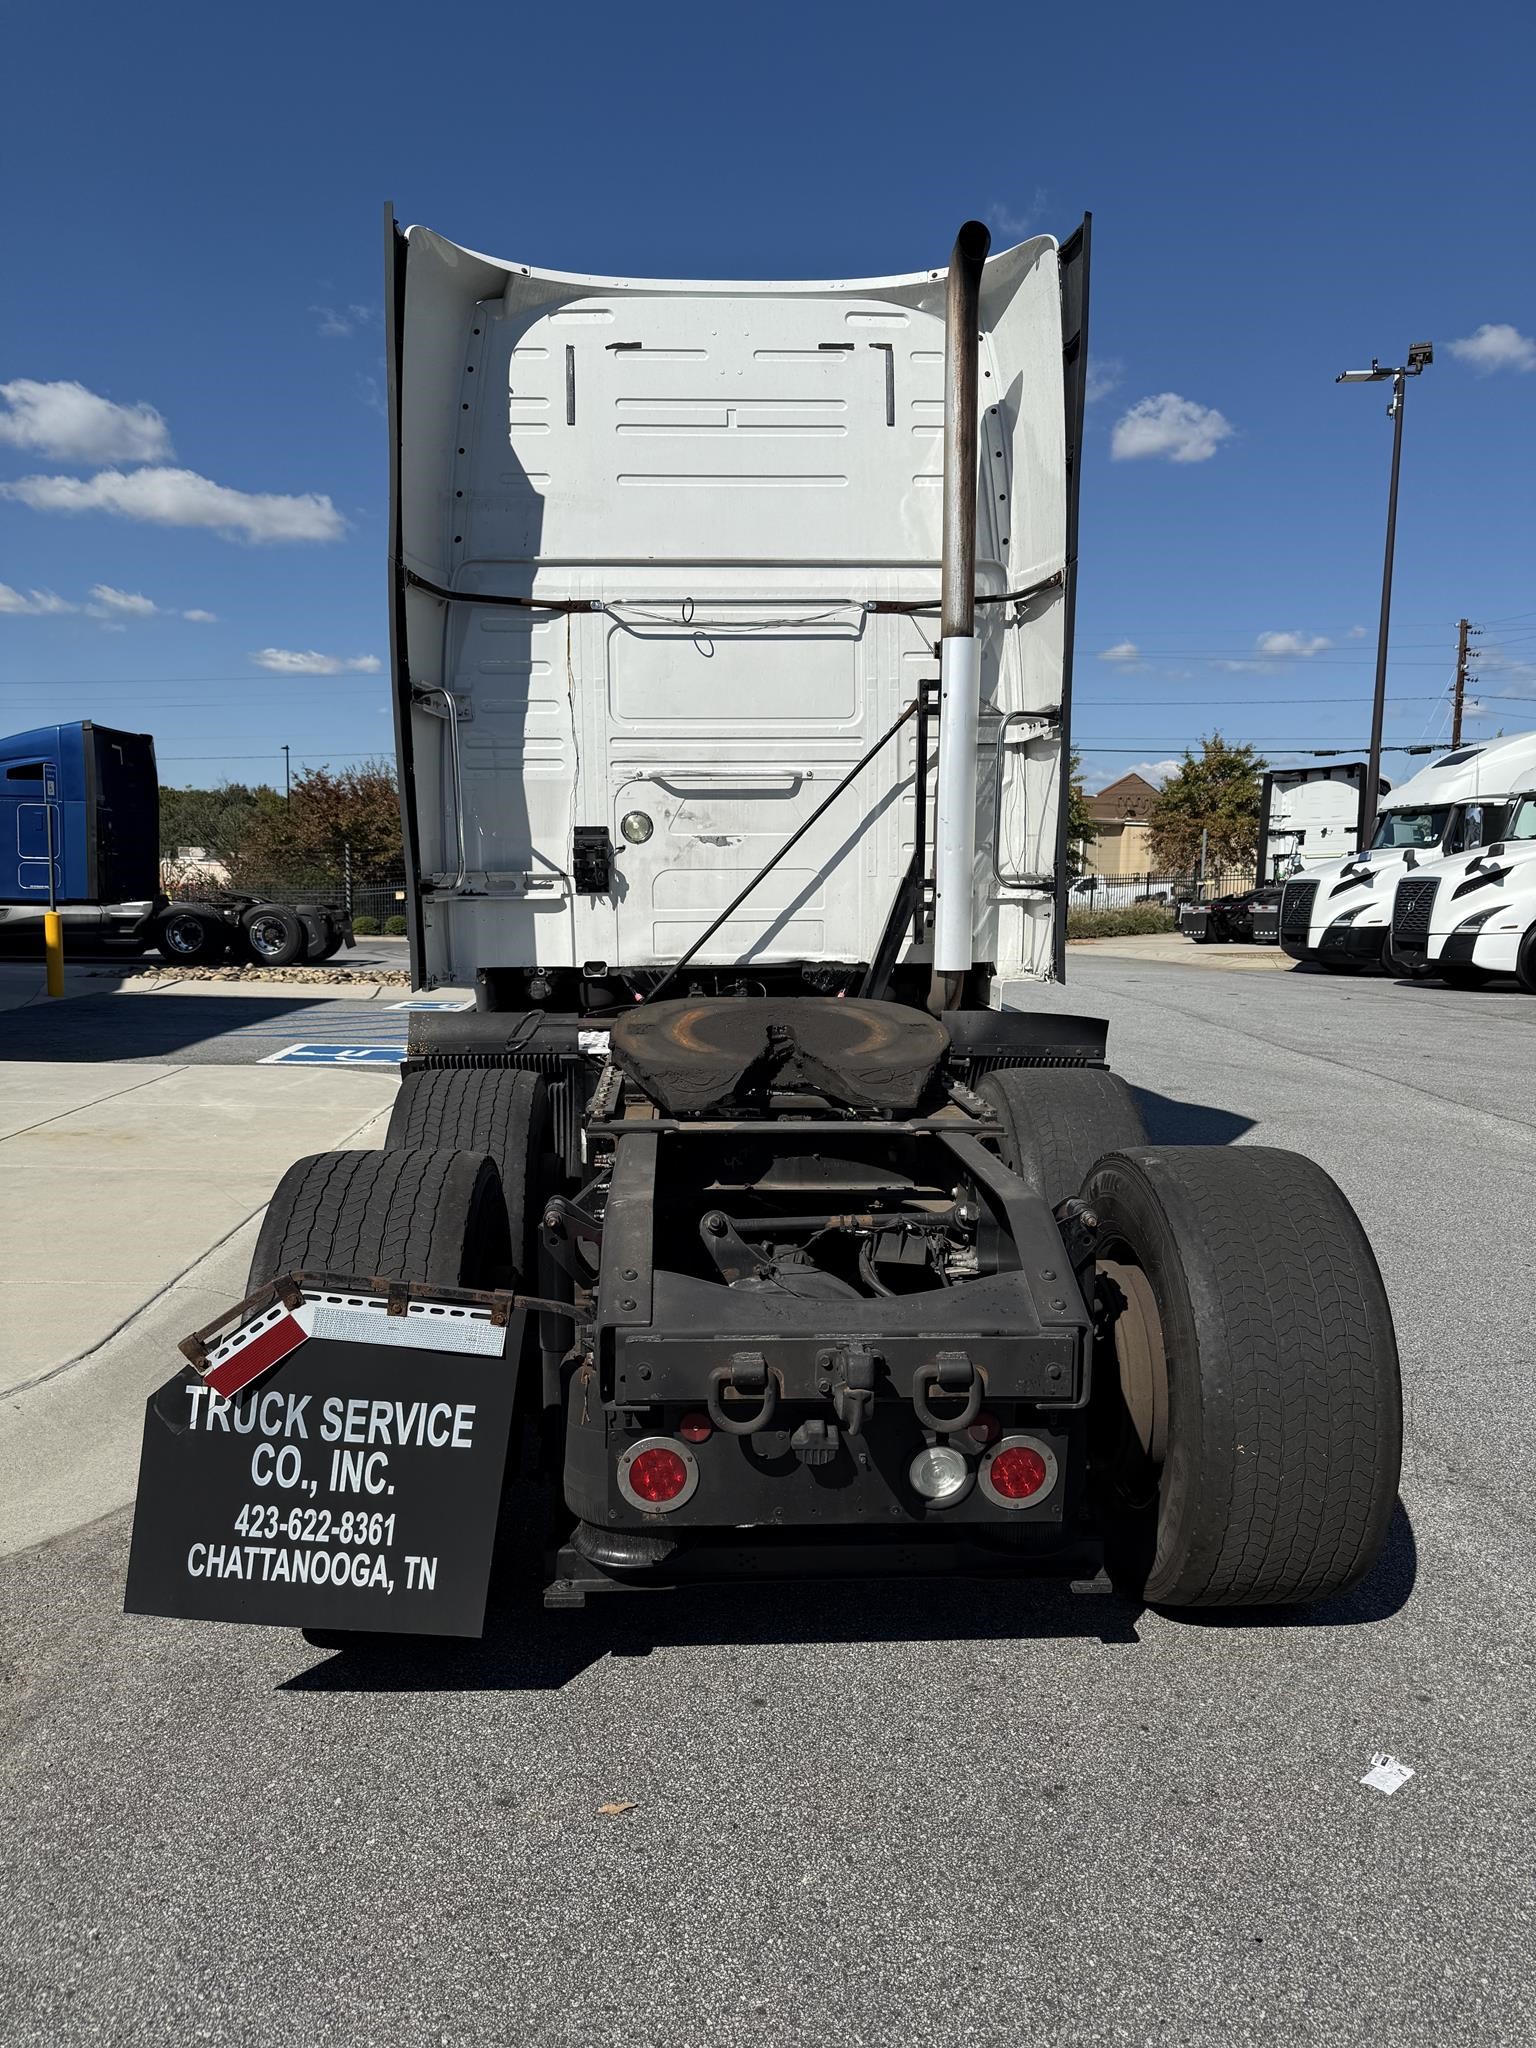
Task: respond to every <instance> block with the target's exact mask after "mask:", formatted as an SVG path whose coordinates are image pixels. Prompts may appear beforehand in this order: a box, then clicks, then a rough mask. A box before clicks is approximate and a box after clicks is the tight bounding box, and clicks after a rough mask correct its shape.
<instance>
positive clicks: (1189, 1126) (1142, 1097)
mask: <svg viewBox="0 0 1536 2048" xmlns="http://www.w3.org/2000/svg"><path fill="white" fill-rule="evenodd" d="M1131 1093H1132V1094H1133V1095H1134V1096H1135V1098H1136V1106H1137V1108H1138V1109H1139V1110H1140V1111H1141V1116H1142V1121H1143V1123H1144V1124H1145V1125H1146V1127H1147V1142H1148V1144H1151V1145H1235V1144H1236V1143H1237V1140H1238V1139H1239V1138H1240V1137H1242V1135H1243V1133H1244V1132H1245V1131H1251V1130H1252V1129H1253V1126H1254V1118H1252V1117H1251V1116H1238V1115H1236V1114H1235V1112H1233V1111H1232V1110H1230V1109H1217V1108H1216V1106H1215V1104H1214V1103H1210V1102H1180V1101H1178V1100H1177V1098H1176V1097H1174V1096H1172V1095H1159V1094H1157V1093H1156V1092H1155V1091H1154V1090H1153V1089H1151V1088H1136V1087H1133V1088H1132V1089H1131Z"/></svg>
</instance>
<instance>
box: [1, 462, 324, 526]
mask: <svg viewBox="0 0 1536 2048" xmlns="http://www.w3.org/2000/svg"><path fill="white" fill-rule="evenodd" d="M0 497H5V498H14V499H16V500H17V501H18V502H19V503H21V504H23V505H30V506H31V507H32V508H33V510H34V511H37V512H115V513H117V514H119V515H120V516H121V517H122V518H124V519H143V520H146V521H148V522H149V523H150V524H151V525H155V526H204V527H209V528H211V529H212V530H213V531H214V532H215V533H218V534H222V535H223V536H224V538H225V539H226V540H250V541H281V540H339V539H340V537H341V535H342V534H343V533H344V532H345V530H346V521H345V520H344V519H343V518H342V516H341V514H340V513H339V512H338V511H337V510H336V507H335V506H334V505H333V504H332V503H331V501H330V499H329V498H328V497H325V496H323V495H322V494H321V493H319V492H317V491H307V492H305V493H304V494H303V495H302V496H300V497H286V496H283V495H281V494H279V493H278V492H275V491H236V490H231V489H230V487H229V486H228V485H227V484H216V483H214V482H212V481H211V479H209V478H208V477H205V476H199V475H198V474H197V472H196V471H195V470H191V469H138V470H134V471H133V472H132V473H131V474H127V475H125V474H124V472H123V471H122V470H120V469H103V470H98V471H97V473H96V475H95V476H92V477H78V476H24V477H21V478H19V479H18V480H17V481H16V482H15V483H0Z"/></svg>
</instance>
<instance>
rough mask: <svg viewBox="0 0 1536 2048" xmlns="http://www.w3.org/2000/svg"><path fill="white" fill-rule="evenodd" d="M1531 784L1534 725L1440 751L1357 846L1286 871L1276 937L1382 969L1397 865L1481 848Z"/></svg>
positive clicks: (1344, 967)
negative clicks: (1344, 854) (1360, 848)
mask: <svg viewBox="0 0 1536 2048" xmlns="http://www.w3.org/2000/svg"><path fill="white" fill-rule="evenodd" d="M1533 782H1536V733H1517V734H1515V735H1514V736H1513V737H1512V738H1509V739H1497V740H1486V741H1482V742H1479V743H1477V744H1473V745H1468V746H1464V747H1457V748H1455V749H1453V750H1452V751H1451V752H1449V753H1446V754H1442V755H1440V756H1439V758H1438V759H1436V760H1434V761H1431V762H1430V763H1429V765H1428V766H1427V767H1425V768H1421V769H1420V770H1419V771H1418V773H1417V774H1416V775H1412V776H1410V777H1409V778H1408V780H1407V781H1406V782H1401V783H1399V784H1398V785H1397V787H1396V788H1395V789H1394V790H1393V791H1392V792H1391V795H1390V797H1389V798H1388V799H1387V800H1386V801H1385V802H1384V803H1383V804H1382V806H1381V809H1380V810H1379V812H1378V813H1377V817H1376V831H1375V835H1374V837H1373V838H1372V841H1371V844H1370V846H1369V847H1367V848H1366V850H1365V851H1364V853H1361V854H1356V855H1351V856H1350V857H1349V858H1348V859H1345V860H1341V861H1330V862H1327V863H1325V864H1324V865H1323V866H1322V867H1320V868H1317V869H1312V870H1309V871H1308V872H1306V873H1304V874H1301V875H1297V876H1294V877H1293V878H1292V879H1291V880H1289V881H1288V882H1287V883H1286V885H1285V894H1284V895H1283V897H1282V898H1281V902H1280V945H1281V948H1282V949H1283V950H1284V951H1285V952H1286V953H1288V954H1289V955H1290V956H1291V958H1292V959H1293V960H1308V961H1315V962H1316V963H1317V964H1318V965H1319V966H1321V967H1326V968H1328V969H1330V970H1332V971H1333V972H1335V973H1352V972H1357V971H1358V970H1359V969H1361V968H1364V967H1389V968H1390V967H1391V966H1392V964H1393V962H1392V944H1391V925H1392V895H1393V890H1394V888H1395V886H1396V884H1397V882H1398V880H1399V879H1400V877H1401V876H1402V875H1403V874H1404V873H1405V872H1411V871H1412V870H1414V869H1415V868H1417V867H1419V866H1421V865H1422V864H1423V863H1425V862H1427V861H1437V860H1441V859H1444V858H1446V857H1448V856H1450V855H1452V854H1457V853H1462V852H1465V851H1468V850H1471V849H1476V848H1477V847H1480V846H1486V845H1487V844H1488V843H1489V842H1490V841H1491V840H1495V839H1497V838H1498V837H1499V834H1500V833H1501V832H1502V830H1503V828H1504V825H1505V823H1506V821H1507V819H1508V817H1509V813H1510V806H1511V803H1512V800H1513V799H1514V797H1515V796H1516V795H1518V794H1519V792H1520V791H1522V790H1524V789H1529V788H1530V787H1531V786H1532V784H1533Z"/></svg>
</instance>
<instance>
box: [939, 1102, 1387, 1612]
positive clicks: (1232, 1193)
mask: <svg viewBox="0 0 1536 2048" xmlns="http://www.w3.org/2000/svg"><path fill="white" fill-rule="evenodd" d="M977 1093H978V1094H979V1095H981V1096H982V1097H983V1098H984V1099H985V1100H987V1101H988V1102H989V1103H990V1104H991V1105H992V1107H993V1108H994V1109H995V1110H996V1112H997V1115H998V1118H999V1122H1000V1125H1001V1134H1000V1142H999V1149H1000V1151H1001V1153H1002V1156H1003V1159H1004V1161H1005V1163H1006V1164H1007V1165H1009V1166H1011V1167H1012V1168H1013V1169H1014V1171H1015V1172H1016V1173H1018V1174H1019V1176H1020V1178H1021V1179H1023V1180H1024V1181H1025V1182H1026V1183H1027V1184H1028V1185H1029V1186H1030V1187H1032V1188H1033V1189H1035V1191H1036V1192H1038V1193H1039V1194H1040V1195H1042V1196H1043V1197H1044V1198H1045V1200H1046V1201H1047V1202H1049V1203H1050V1204H1051V1206H1052V1207H1053V1208H1054V1207H1056V1206H1057V1205H1059V1204H1060V1202H1061V1201H1062V1200H1064V1199H1065V1198H1066V1197H1068V1196H1074V1195H1079V1194H1080V1195H1081V1198H1082V1201H1083V1203H1084V1204H1085V1206H1086V1208H1087V1210H1088V1212H1089V1216H1088V1217H1085V1218H1084V1219H1083V1222H1084V1224H1085V1225H1086V1226H1088V1227H1090V1228H1092V1229H1093V1230H1094V1232H1095V1233H1096V1235H1095V1245H1096V1251H1095V1258H1094V1265H1093V1269H1092V1271H1091V1272H1089V1273H1085V1274H1083V1275H1082V1278H1083V1280H1084V1284H1085V1286H1086V1287H1087V1288H1088V1289H1089V1290H1090V1293H1091V1295H1092V1299H1091V1300H1090V1304H1089V1305H1090V1308H1091V1310H1092V1311H1093V1314H1094V1318H1095V1328H1096V1344H1095V1357H1094V1364H1093V1394H1092V1405H1091V1410H1090V1418H1089V1419H1090V1457H1089V1486H1090V1492H1091V1495H1092V1499H1093V1503H1094V1508H1095V1511H1096V1513H1097V1516H1098V1518H1099V1521H1100V1524H1101V1528H1102V1532H1103V1535H1104V1541H1105V1552H1106V1561H1107V1563H1108V1565H1109V1568H1110V1571H1111V1574H1112V1576H1113V1577H1114V1579H1115V1581H1116V1583H1117V1584H1118V1585H1119V1586H1120V1587H1121V1588H1122V1589H1123V1590H1124V1591H1126V1592H1127V1593H1130V1594H1132V1595H1134V1596H1135V1597H1138V1598H1142V1599H1145V1600H1147V1601H1150V1602H1153V1603H1155V1604H1158V1605H1161V1606H1167V1607H1237V1606H1254V1605H1260V1606H1262V1605H1271V1604H1280V1603H1285V1602H1301V1601H1311V1600H1320V1599H1325V1598H1328V1597H1331V1596H1333V1595H1337V1594H1339V1593H1342V1592H1345V1591H1347V1590H1348V1589H1349V1588H1350V1587H1351V1586H1353V1585H1355V1584H1357V1583H1358V1582H1359V1581H1360V1579H1362V1578H1363V1577H1364V1576H1365V1574H1366V1573H1367V1572H1368V1571H1369V1570H1370V1568H1371V1566H1372V1565H1373V1564H1374V1563H1375V1561H1376V1559H1377V1557H1378V1555H1379V1554H1380V1551H1381V1547H1382V1544H1383V1542H1384V1541H1385V1538H1386V1532H1387V1528H1388V1525H1389V1523H1390V1521H1391V1517H1392V1512H1393V1508H1394V1505H1395V1502H1396V1498H1397V1482H1398V1475H1399V1469H1400V1466H1401V1460H1402V1390H1401V1384H1400V1380H1399V1373H1398V1359H1397V1347H1396V1340H1395V1337H1394V1334H1393V1329H1392V1316H1391V1310H1390V1308H1389V1307H1388V1304H1387V1298H1386V1292H1385V1289H1384V1288H1383V1286H1382V1282H1381V1275H1380V1273H1379V1271H1378V1269H1377V1265H1376V1261H1375V1258H1374V1256H1373V1254H1372V1252H1371V1248H1370V1244H1369V1242H1368V1241H1367V1239H1366V1236H1365V1232H1364V1230H1363V1229H1362V1227H1361V1224H1360V1220H1359V1218H1358V1217H1357V1216H1356V1215H1355V1212H1354V1210H1353V1209H1352V1208H1351V1206H1350V1204H1349V1202H1348V1201H1347V1199H1346V1198H1345V1196H1344V1194H1343V1193H1342V1191H1341V1190H1340V1189H1339V1187H1338V1186H1337V1185H1336V1184H1335V1182H1334V1181H1333V1180H1331V1179H1330V1178H1329V1176H1328V1175H1327V1174H1326V1173H1324V1172H1323V1170H1322V1168H1321V1167H1319V1166H1316V1165H1314V1164H1313V1163H1312V1161H1311V1160H1308V1159H1303V1158H1301V1157H1300V1156H1298V1155H1297V1154H1295V1153H1291V1152H1281V1151H1276V1150H1271V1149H1269V1148H1265V1147H1260V1146H1248V1145H1244V1146H1236V1147H1227V1146H1166V1147H1154V1146H1149V1145H1148V1144H1147V1142H1146V1133H1145V1130H1144V1128H1143V1126H1142V1122H1141V1116H1140V1113H1139V1111H1138V1110H1137V1108H1136V1104H1135V1101H1134V1098H1133V1097H1132V1095H1131V1093H1130V1091H1129V1089H1128V1088H1127V1087H1126V1085H1125V1083H1124V1082H1123V1081H1121V1080H1120V1079H1119V1077H1118V1076H1116V1075H1113V1074H1109V1073H1106V1072H1104V1071H1103V1070H1102V1069H1092V1068H1082V1069H1048V1070H1040V1069H1030V1068H1021V1069H1014V1070H1006V1071H1003V1072H1000V1073H996V1074H992V1075H990V1076H988V1077H987V1078H986V1079H985V1080H983V1081H982V1082H980V1083H979V1084H978V1087H977ZM1089 1218H1091V1219H1092V1222H1091V1224H1090V1223H1089Z"/></svg>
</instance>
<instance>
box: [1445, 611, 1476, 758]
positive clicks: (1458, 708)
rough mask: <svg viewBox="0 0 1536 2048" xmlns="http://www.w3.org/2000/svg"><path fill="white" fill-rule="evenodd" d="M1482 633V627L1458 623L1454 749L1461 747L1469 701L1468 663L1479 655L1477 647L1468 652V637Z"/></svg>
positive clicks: (1453, 708) (1453, 724)
mask: <svg viewBox="0 0 1536 2048" xmlns="http://www.w3.org/2000/svg"><path fill="white" fill-rule="evenodd" d="M1481 631H1482V628H1481V627H1480V626H1474V625H1471V624H1469V623H1468V621H1467V620H1466V619H1461V620H1459V621H1458V623H1457V627H1456V688H1455V693H1454V695H1453V696H1452V698H1451V745H1452V746H1453V747H1459V746H1460V745H1461V714H1462V707H1463V706H1464V705H1465V703H1466V701H1467V663H1468V662H1469V661H1470V660H1473V659H1475V658H1476V654H1477V649H1476V648H1475V647H1474V648H1473V649H1472V650H1471V652H1470V653H1469V652H1468V650H1467V636H1468V634H1470V633H1480V632H1481Z"/></svg>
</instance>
